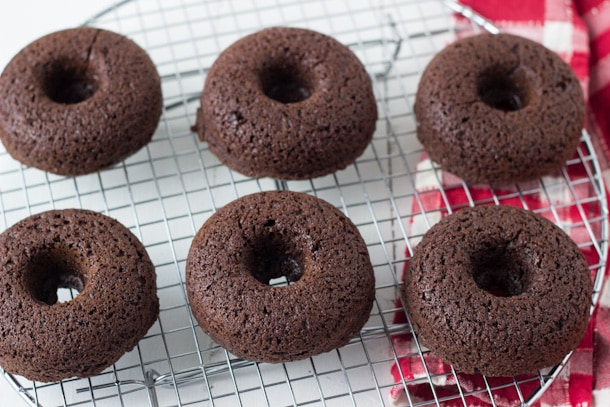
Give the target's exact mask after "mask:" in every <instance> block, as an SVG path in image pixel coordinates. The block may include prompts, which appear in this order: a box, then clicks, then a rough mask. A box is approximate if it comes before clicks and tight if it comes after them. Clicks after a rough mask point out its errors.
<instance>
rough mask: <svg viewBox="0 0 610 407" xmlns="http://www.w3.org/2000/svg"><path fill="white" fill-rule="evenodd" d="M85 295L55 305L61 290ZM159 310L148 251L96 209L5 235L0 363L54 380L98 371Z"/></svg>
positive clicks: (0, 268) (45, 218) (46, 215)
mask: <svg viewBox="0 0 610 407" xmlns="http://www.w3.org/2000/svg"><path fill="white" fill-rule="evenodd" d="M60 287H64V288H74V289H76V290H78V292H79V295H77V296H76V297H75V298H74V299H72V300H71V301H67V302H57V289H58V288H60ZM158 313H159V300H158V299H157V293H156V276H155V270H154V267H153V264H152V263H151V261H150V259H149V258H148V255H147V253H146V250H145V249H144V247H143V246H142V244H141V243H140V241H139V240H138V239H137V238H136V237H135V236H134V235H133V234H132V233H131V232H130V231H129V230H128V229H127V228H125V227H124V226H123V225H122V224H120V223H119V222H117V221H116V220H114V219H111V218H109V217H107V216H105V215H102V214H99V213H97V212H91V211H87V210H78V209H66V210H53V211H49V212H43V213H40V214H37V215H33V216H30V217H28V218H26V219H24V220H22V221H21V222H19V223H17V224H15V225H14V226H12V227H10V228H9V229H7V230H6V231H4V233H2V234H1V235H0V366H2V367H3V368H4V369H5V370H6V371H8V372H11V373H14V374H18V375H21V376H24V377H26V378H27V379H29V380H36V381H42V382H51V381H57V380H62V379H66V378H69V377H73V376H78V377H89V376H93V375H95V374H98V373H100V372H101V371H102V370H104V369H105V368H106V367H108V366H110V365H111V364H113V363H114V362H116V361H117V360H118V359H119V358H120V357H121V356H122V355H123V354H124V353H125V352H127V351H129V350H131V349H132V348H133V347H134V346H136V344H137V343H138V341H139V340H140V339H141V338H142V337H143V336H144V335H145V334H146V332H147V331H148V329H149V328H150V327H151V326H152V325H153V323H154V322H155V320H156V318H157V315H158Z"/></svg>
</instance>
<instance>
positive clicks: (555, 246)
mask: <svg viewBox="0 0 610 407" xmlns="http://www.w3.org/2000/svg"><path fill="white" fill-rule="evenodd" d="M592 289H593V284H592V281H591V277H590V274H589V268H588V266H587V262H586V261H585V259H584V256H583V255H582V253H581V252H580V250H579V249H578V246H577V245H576V244H575V243H574V242H573V241H572V240H571V239H570V237H569V236H568V235H567V234H565V233H564V232H563V231H562V230H561V229H560V228H559V227H557V226H556V225H554V224H553V223H552V222H550V221H549V220H547V219H545V218H543V217H541V216H538V215H536V214H534V213H532V212H529V211H526V210H523V209H520V208H515V207H510V206H479V207H475V208H467V209H462V210H460V211H458V212H456V213H454V214H452V215H449V216H447V217H445V218H443V219H442V220H441V221H440V222H438V223H437V224H436V225H434V226H433V227H432V228H430V230H429V231H428V232H427V233H426V234H425V235H424V237H423V239H422V241H421V242H420V243H419V245H418V246H417V247H416V248H415V254H414V255H413V258H412V259H411V260H410V262H409V266H408V269H407V271H406V273H405V276H404V284H403V286H402V288H401V294H402V300H403V303H404V304H405V306H406V308H407V311H408V314H409V317H410V320H411V323H412V325H413V329H414V330H415V332H416V334H417V337H418V338H419V340H420V343H421V344H422V345H424V346H426V347H428V348H429V349H430V350H431V351H432V352H433V353H434V354H436V355H437V356H439V357H440V358H442V359H443V360H444V361H446V362H448V363H451V364H452V365H453V366H454V367H455V369H456V370H459V371H463V372H465V373H483V374H485V375H489V376H514V375H518V374H524V373H531V372H535V371H537V370H539V369H542V368H545V367H550V366H554V365H557V364H558V363H559V362H561V361H562V359H563V358H564V357H565V356H566V355H567V354H568V353H569V352H570V351H571V350H572V349H574V348H575V347H576V346H577V345H578V343H579V342H580V340H581V339H582V337H583V335H584V333H585V330H586V328H587V323H588V320H589V312H590V306H591V296H592Z"/></svg>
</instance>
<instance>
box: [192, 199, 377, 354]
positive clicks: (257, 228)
mask: <svg viewBox="0 0 610 407" xmlns="http://www.w3.org/2000/svg"><path fill="white" fill-rule="evenodd" d="M280 277H285V278H286V279H287V280H288V282H289V284H288V285H283V286H273V285H270V281H271V280H272V279H277V278H280ZM186 289H187V294H188V299H189V303H190V306H191V310H192V312H193V315H194V316H195V318H196V319H197V321H198V322H199V324H200V325H201V328H202V329H203V331H204V332H205V333H207V334H208V335H209V336H210V337H211V338H212V339H213V340H214V341H216V342H217V343H218V344H219V345H221V346H223V347H224V348H225V349H227V350H228V351H229V352H231V353H233V354H234V355H236V356H239V357H241V358H244V359H247V360H253V361H262V362H284V361H290V360H298V359H304V358H307V357H309V356H312V355H315V354H318V353H322V352H327V351H330V350H332V349H335V348H338V347H340V346H343V345H345V344H347V343H348V342H349V340H350V339H352V338H353V337H354V336H355V335H357V334H358V333H359V332H360V329H361V328H362V327H363V326H364V324H365V323H366V321H367V320H368V318H369V314H370V311H371V308H372V305H373V300H374V298H375V277H374V274H373V268H372V266H371V262H370V260H369V255H368V251H367V247H366V244H365V243H364V241H363V239H362V237H361V236H360V233H359V232H358V229H357V228H356V226H355V225H354V224H353V223H352V222H351V221H350V220H349V219H348V218H347V217H346V216H345V215H344V214H343V213H341V212H340V211H339V210H338V209H336V208H335V207H334V206H332V205H330V204H329V203H327V202H325V201H323V200H321V199H319V198H316V197H313V196H310V195H307V194H304V193H297V192H289V191H272V192H261V193H255V194H252V195H247V196H244V197H242V198H239V199H237V200H235V201H233V202H231V203H229V204H228V205H226V206H224V207H223V208H221V209H220V210H218V211H217V212H216V213H215V214H214V215H212V216H211V217H210V218H209V219H208V220H207V221H206V222H205V224H204V225H203V226H202V227H201V229H200V230H199V232H198V233H197V235H196V236H195V239H194V240H193V243H192V245H191V248H190V251H189V254H188V257H187V262H186Z"/></svg>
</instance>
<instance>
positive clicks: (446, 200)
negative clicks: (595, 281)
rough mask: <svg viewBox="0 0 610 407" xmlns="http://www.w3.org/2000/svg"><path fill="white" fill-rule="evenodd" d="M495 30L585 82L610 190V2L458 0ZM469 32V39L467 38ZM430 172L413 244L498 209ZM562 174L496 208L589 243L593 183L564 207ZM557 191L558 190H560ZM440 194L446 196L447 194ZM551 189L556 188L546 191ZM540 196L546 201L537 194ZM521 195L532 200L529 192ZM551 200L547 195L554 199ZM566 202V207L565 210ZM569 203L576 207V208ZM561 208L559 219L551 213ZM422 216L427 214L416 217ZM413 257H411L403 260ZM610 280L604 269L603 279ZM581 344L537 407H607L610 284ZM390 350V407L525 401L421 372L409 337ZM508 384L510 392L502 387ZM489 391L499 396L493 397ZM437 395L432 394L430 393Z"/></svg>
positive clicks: (422, 186) (590, 254) (527, 389)
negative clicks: (552, 223)
mask: <svg viewBox="0 0 610 407" xmlns="http://www.w3.org/2000/svg"><path fill="white" fill-rule="evenodd" d="M461 2H462V4H464V5H465V6H468V7H470V8H472V9H473V10H474V11H476V12H477V13H479V14H481V15H482V16H484V17H485V18H487V19H488V20H490V21H492V22H493V23H494V24H495V25H496V26H497V27H499V28H500V29H501V30H502V31H504V32H509V33H513V34H517V35H521V36H524V37H528V38H530V39H533V40H535V41H538V42H540V43H542V44H544V45H545V46H546V47H547V48H550V49H552V50H554V51H556V52H557V53H558V54H559V55H560V56H561V57H562V58H564V60H566V61H567V62H568V63H569V64H570V65H571V66H572V68H573V69H574V72H575V73H576V75H577V76H578V77H579V79H580V81H581V84H582V86H583V90H584V91H585V97H586V98H587V100H588V107H589V113H590V122H589V124H588V127H589V131H590V133H591V134H592V139H593V144H594V145H595V147H596V150H597V154H598V158H599V161H600V165H601V167H602V170H603V174H604V179H605V180H606V186H607V187H608V185H610V0H461ZM456 24H457V26H458V32H460V33H464V34H460V35H468V27H469V25H470V23H469V22H467V21H465V20H464V19H463V18H461V17H457V18H456ZM463 30H465V31H463ZM585 165H586V164H583V163H578V164H577V165H570V166H568V168H567V174H568V176H569V178H570V179H578V177H579V176H581V177H582V176H584V174H585V173H583V171H587V168H585ZM430 169H431V163H430V161H429V160H428V158H427V157H426V155H425V154H424V155H423V156H422V158H421V161H420V163H419V166H418V172H417V178H416V188H417V189H418V191H419V192H420V196H421V198H422V200H421V203H414V205H413V208H412V211H413V213H414V214H415V215H414V216H413V218H412V222H411V224H410V227H411V233H412V234H413V235H417V234H419V233H422V232H423V231H425V229H426V228H427V223H426V221H427V222H435V221H438V220H439V219H440V218H441V217H442V216H444V215H445V214H447V213H448V211H447V207H448V206H449V207H451V208H452V210H455V209H456V208H459V207H460V206H461V205H468V204H469V202H471V201H477V202H484V201H486V200H489V202H490V203H491V202H492V191H490V189H489V188H487V187H477V186H471V187H468V188H467V189H465V188H464V187H463V186H462V184H461V183H460V181H459V180H458V179H456V178H455V177H453V176H452V175H450V174H447V173H443V174H442V176H441V181H440V182H441V184H442V185H439V181H438V179H437V177H436V175H435V173H434V172H433V171H431V170H430ZM561 180H562V178H561V175H560V174H551V175H549V176H548V177H545V178H544V179H543V180H542V183H544V184H545V185H546V186H547V187H545V188H541V187H540V185H539V184H540V182H539V181H535V182H532V183H531V185H529V186H528V185H524V184H522V185H521V186H520V192H519V193H516V191H513V190H511V189H510V188H506V189H505V190H494V191H493V192H494V194H495V196H497V197H499V200H500V202H499V203H500V204H505V205H515V206H526V207H527V208H528V209H532V210H537V211H539V214H541V215H543V216H547V217H549V218H551V219H554V220H557V219H559V220H560V221H561V223H562V226H564V229H565V230H566V231H568V232H569V233H570V235H571V237H572V238H573V239H574V240H575V241H576V242H577V243H583V242H586V241H589V240H590V236H589V234H588V232H587V231H585V230H584V227H583V222H582V218H581V216H583V213H585V212H587V211H589V210H590V211H592V212H590V213H588V214H587V215H586V216H589V217H591V216H595V211H598V208H596V207H594V205H591V207H586V206H587V205H586V204H584V205H585V207H583V206H582V205H581V209H584V211H582V210H579V209H578V207H577V205H576V204H574V202H575V201H577V200H579V198H580V197H586V196H591V194H592V193H593V192H592V191H589V190H588V188H590V186H589V185H588V184H584V183H583V184H579V183H577V182H576V183H574V190H573V191H571V192H569V194H568V196H567V198H566V195H565V193H566V190H567V187H566V188H562V187H561V182H562V181H561ZM558 185H559V187H556V186H558ZM441 186H442V190H443V191H444V193H441V188H440V187H441ZM549 186H554V187H549ZM542 190H544V191H545V193H544V194H542V193H540V191H542ZM523 191H533V192H532V193H527V192H525V193H524V192H523ZM549 191H551V192H549ZM566 202H567V204H566ZM570 203H571V204H570ZM550 204H553V206H554V207H556V208H560V209H558V210H557V211H556V212H555V213H554V214H553V213H551V211H550V210H547V209H545V208H549V205H550ZM418 213H425V217H426V220H424V215H417V214H418ZM583 253H584V254H585V256H586V257H587V260H588V261H589V264H596V263H597V262H598V258H597V254H596V252H595V250H593V248H591V247H590V246H586V245H583ZM407 255H409V253H407ZM609 275H610V272H609V271H608V270H606V278H607V277H608V276H609ZM605 286H606V288H605V289H604V290H603V291H602V295H601V296H600V300H599V305H598V308H597V309H596V311H595V313H594V315H593V317H592V319H591V323H590V326H589V330H588V331H587V333H586V335H585V337H584V338H583V340H582V342H581V344H580V345H579V347H578V348H577V349H576V350H575V351H574V353H573V355H572V357H571V359H570V361H569V362H568V364H567V365H566V367H565V368H564V369H563V371H562V372H561V374H560V376H559V377H558V378H557V379H556V380H555V382H554V383H553V384H552V385H551V387H550V388H549V389H547V390H546V392H545V393H544V394H543V395H542V397H541V399H540V400H539V401H538V405H540V406H582V407H584V406H592V405H595V406H598V407H601V406H610V284H606V285H605ZM405 321H406V319H405V316H404V315H403V314H401V313H398V314H397V315H396V317H395V322H396V323H401V322H405ZM393 344H394V348H395V350H396V351H397V353H398V355H397V356H398V357H399V361H400V362H399V366H396V365H395V366H393V367H392V374H393V376H394V378H395V379H396V381H397V382H398V381H401V380H402V377H404V379H405V380H406V381H408V382H409V383H413V384H409V385H408V389H407V390H408V391H405V388H404V386H403V385H397V386H395V387H394V388H393V389H392V391H391V393H390V398H391V401H392V402H393V404H394V405H396V406H403V405H409V401H410V402H412V403H416V402H418V401H423V400H434V399H435V396H436V398H443V397H445V396H447V398H448V399H451V400H453V401H448V402H446V403H443V406H454V405H455V406H463V403H462V401H461V399H459V398H458V399H454V398H452V396H456V395H460V394H464V395H465V396H464V397H465V399H466V401H467V403H468V405H469V406H485V407H486V406H490V405H492V402H491V397H493V403H495V405H498V406H514V405H519V395H518V394H517V390H516V388H515V386H514V382H513V379H512V378H488V379H487V380H488V381H487V383H485V381H484V380H483V378H482V377H481V376H479V375H463V374H454V373H453V372H452V371H451V367H450V366H448V365H446V364H445V363H443V362H442V361H441V360H440V359H438V358H436V357H435V356H434V355H433V354H426V356H425V365H424V363H423V362H422V360H421V358H420V357H419V356H418V352H417V347H416V346H417V345H416V344H415V341H413V338H412V337H411V335H406V334H405V335H395V336H394V337H393ZM427 375H431V376H432V377H433V379H432V383H433V385H434V388H432V387H431V386H430V384H429V383H428V381H427V380H422V381H416V379H417V378H420V377H421V378H423V377H426V376H427ZM504 384H506V386H503V385H504ZM538 386H539V383H537V382H536V381H535V380H534V381H530V382H524V383H522V384H520V385H519V391H520V392H521V397H525V398H527V396H528V395H529V394H531V393H532V392H533V391H534V390H535V389H536V388H537V387H538ZM488 387H493V388H498V389H499V390H496V391H494V392H493V394H492V395H490V394H489V392H488V391H487V390H486V389H487V388H488ZM433 392H434V394H433Z"/></svg>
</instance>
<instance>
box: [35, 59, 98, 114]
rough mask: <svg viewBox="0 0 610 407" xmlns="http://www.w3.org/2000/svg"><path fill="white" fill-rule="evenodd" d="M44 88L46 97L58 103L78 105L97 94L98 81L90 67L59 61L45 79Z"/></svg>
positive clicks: (53, 65)
mask: <svg viewBox="0 0 610 407" xmlns="http://www.w3.org/2000/svg"><path fill="white" fill-rule="evenodd" d="M43 88H44V91H45V93H46V95H47V96H48V97H49V98H50V99H51V100H52V101H54V102H56V103H62V104H76V103H80V102H84V101H85V100H87V99H89V98H90V97H91V96H93V95H94V94H95V92H96V91H97V89H98V80H97V75H96V74H95V72H94V70H93V69H91V68H90V67H89V66H79V65H78V64H73V63H70V62H69V61H63V62H62V61H58V62H57V63H55V64H52V66H51V68H50V69H49V70H48V72H47V73H46V75H45V77H44V78H43Z"/></svg>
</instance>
